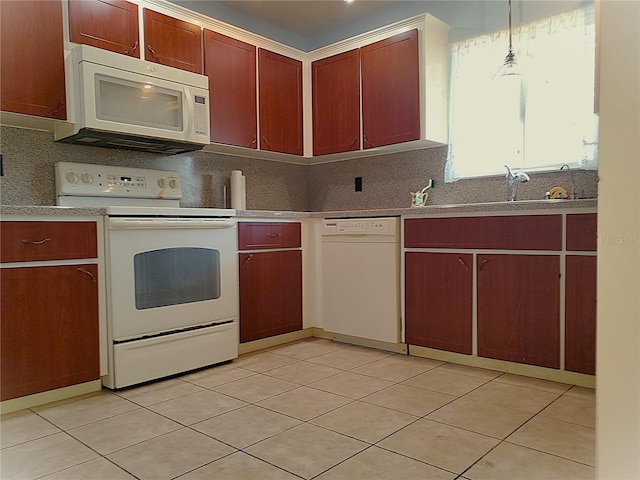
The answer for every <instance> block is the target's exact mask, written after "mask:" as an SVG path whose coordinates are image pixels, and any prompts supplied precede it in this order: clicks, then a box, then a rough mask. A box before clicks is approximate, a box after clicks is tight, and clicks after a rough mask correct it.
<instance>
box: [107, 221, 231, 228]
mask: <svg viewBox="0 0 640 480" xmlns="http://www.w3.org/2000/svg"><path fill="white" fill-rule="evenodd" d="M235 225H236V220H235V219H230V218H109V229H110V230H148V229H155V230H175V229H194V228H198V229H220V228H232V227H235Z"/></svg>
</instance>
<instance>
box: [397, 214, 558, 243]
mask: <svg viewBox="0 0 640 480" xmlns="http://www.w3.org/2000/svg"><path fill="white" fill-rule="evenodd" d="M405 246H406V247H408V248H476V249H480V248H491V249H505V250H558V251H559V250H561V249H562V215H506V216H492V217H446V218H416V219H408V220H407V221H406V222H405Z"/></svg>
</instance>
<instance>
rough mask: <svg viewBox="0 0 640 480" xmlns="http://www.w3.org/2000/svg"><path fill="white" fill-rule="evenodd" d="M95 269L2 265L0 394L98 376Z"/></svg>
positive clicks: (11, 394) (39, 389)
mask: <svg viewBox="0 0 640 480" xmlns="http://www.w3.org/2000/svg"><path fill="white" fill-rule="evenodd" d="M97 270H98V269H97V266H96V265H95V264H87V265H66V266H55V267H25V268H3V269H0V280H1V281H0V291H1V294H2V303H1V304H0V313H1V315H2V320H1V321H2V325H1V328H2V338H1V340H0V341H1V347H2V350H1V351H0V353H1V356H2V366H1V370H2V379H1V380H0V384H1V388H0V389H1V393H0V399H2V400H8V399H11V398H16V397H21V396H24V395H29V394H32V393H38V392H43V391H46V390H51V389H54V388H61V387H66V386H69V385H74V384H77V383H82V382H87V381H91V380H96V379H99V378H100V361H99V341H98V284H97V283H96V278H97V273H98V272H97Z"/></svg>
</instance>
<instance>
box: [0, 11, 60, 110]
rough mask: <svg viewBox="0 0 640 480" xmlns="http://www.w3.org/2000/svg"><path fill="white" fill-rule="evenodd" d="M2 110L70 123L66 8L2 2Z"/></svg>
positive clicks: (0, 25) (0, 95) (0, 106)
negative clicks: (65, 64) (64, 28)
mask: <svg viewBox="0 0 640 480" xmlns="http://www.w3.org/2000/svg"><path fill="white" fill-rule="evenodd" d="M0 30H1V33H0V40H1V42H0V43H1V44H2V55H0V70H1V74H0V109H1V110H3V111H6V112H15V113H23V114H26V115H36V116H39V117H48V118H54V119H61V120H64V119H66V118H67V107H66V95H65V83H64V79H65V77H64V50H63V35H62V3H61V2H60V1H48V2H42V1H37V0H36V1H4V0H3V1H2V2H0Z"/></svg>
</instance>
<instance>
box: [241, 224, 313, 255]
mask: <svg viewBox="0 0 640 480" xmlns="http://www.w3.org/2000/svg"><path fill="white" fill-rule="evenodd" d="M300 227H301V226H300V224H299V223H294V222H240V223H239V227H238V250H259V249H266V248H269V249H278V248H300V246H301V241H302V237H301V235H302V232H301V228H300Z"/></svg>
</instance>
